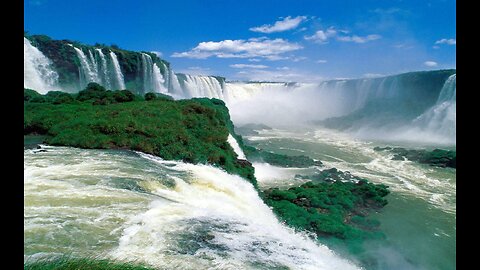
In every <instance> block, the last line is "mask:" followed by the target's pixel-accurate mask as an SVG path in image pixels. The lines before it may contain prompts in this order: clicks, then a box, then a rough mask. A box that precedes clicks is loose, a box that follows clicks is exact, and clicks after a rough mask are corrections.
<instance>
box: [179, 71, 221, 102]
mask: <svg viewBox="0 0 480 270" xmlns="http://www.w3.org/2000/svg"><path fill="white" fill-rule="evenodd" d="M184 76H185V80H184V81H183V86H184V93H185V95H186V97H208V98H218V99H222V100H223V99H224V95H223V87H222V84H221V83H220V81H219V80H217V79H216V78H215V77H211V76H193V75H187V74H184Z"/></svg>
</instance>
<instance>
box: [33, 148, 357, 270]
mask: <svg viewBox="0 0 480 270" xmlns="http://www.w3.org/2000/svg"><path fill="white" fill-rule="evenodd" d="M44 148H45V150H47V152H37V153H35V152H33V151H32V150H25V152H24V156H25V158H24V171H25V179H24V183H25V184H24V186H25V190H24V192H25V211H24V212H25V247H26V249H25V255H33V254H36V253H42V252H43V253H45V252H47V253H48V252H66V253H69V252H73V253H74V254H76V255H88V254H91V253H92V252H94V253H95V254H96V255H99V254H100V256H102V254H103V255H106V256H108V257H111V258H117V259H126V260H133V261H140V262H145V263H148V264H151V265H153V266H155V267H159V268H162V269H234V268H235V269H258V268H262V269H265V268H267V269H275V268H280V267H288V268H291V269H357V267H356V266H355V265H354V264H352V263H350V262H348V261H346V260H344V259H342V258H340V257H339V256H337V255H336V254H334V253H333V252H332V251H331V250H329V249H328V248H327V247H325V246H323V245H321V244H319V243H316V242H314V241H312V240H311V239H310V238H308V237H307V236H306V235H303V234H299V233H295V232H294V231H293V230H291V229H289V228H287V227H286V226H284V225H282V224H281V223H280V222H278V220H277V219H276V217H275V215H274V214H273V212H272V211H271V210H270V209H269V208H268V207H267V206H266V205H265V204H264V203H263V202H262V200H261V199H260V198H259V197H258V194H257V192H256V191H255V189H254V188H253V186H252V185H251V184H250V183H249V182H247V181H246V180H245V179H243V178H241V177H239V176H235V175H230V174H228V173H226V172H224V171H223V170H220V169H218V168H214V167H211V166H207V165H193V164H186V163H181V162H175V161H164V160H162V159H160V158H157V157H154V156H151V155H146V154H142V153H131V152H128V151H108V150H81V149H74V148H67V147H47V146H44Z"/></svg>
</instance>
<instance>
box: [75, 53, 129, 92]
mask: <svg viewBox="0 0 480 270" xmlns="http://www.w3.org/2000/svg"><path fill="white" fill-rule="evenodd" d="M72 47H73V48H74V49H75V52H76V53H77V57H78V60H79V61H80V68H79V71H80V89H83V88H85V86H87V84H88V83H90V82H95V83H98V84H101V85H102V86H104V87H105V88H106V89H111V90H121V89H125V82H124V79H123V73H122V70H121V69H120V64H119V62H118V59H117V55H116V54H115V53H114V52H112V51H110V53H109V54H108V55H109V56H110V57H108V58H107V57H105V55H104V53H103V52H102V50H101V49H99V48H97V49H95V50H93V51H92V50H87V52H88V57H87V56H86V55H85V53H84V52H83V50H82V49H79V48H77V47H74V46H72Z"/></svg>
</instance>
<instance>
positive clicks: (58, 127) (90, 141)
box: [24, 83, 257, 187]
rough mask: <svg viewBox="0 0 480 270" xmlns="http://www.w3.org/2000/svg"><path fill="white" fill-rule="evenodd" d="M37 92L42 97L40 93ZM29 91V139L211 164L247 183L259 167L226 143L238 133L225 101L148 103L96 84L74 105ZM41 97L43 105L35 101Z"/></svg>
mask: <svg viewBox="0 0 480 270" xmlns="http://www.w3.org/2000/svg"><path fill="white" fill-rule="evenodd" d="M37 94H38V93H37ZM37 94H35V93H33V92H32V90H30V89H25V90H24V100H26V101H25V102H24V135H29V134H40V135H46V139H45V143H47V144H50V145H63V146H72V147H79V148H97V149H131V150H137V151H141V152H144V153H148V154H152V155H156V156H159V157H161V158H164V159H167V160H182V161H185V162H189V163H195V164H196V163H204V164H207V163H208V164H212V165H215V166H218V167H221V168H223V169H225V170H226V171H227V172H229V173H233V174H238V175H240V176H242V177H244V178H246V179H248V180H249V181H250V182H251V183H252V184H253V185H254V186H255V187H257V183H256V179H255V176H254V168H253V167H252V165H251V164H250V163H249V162H248V161H244V160H238V159H237V155H236V154H235V152H234V151H233V149H232V148H231V146H230V145H229V144H228V142H227V137H228V134H229V133H232V135H234V136H236V135H235V134H234V133H233V124H232V122H231V120H230V116H229V112H228V109H227V108H226V107H225V104H224V103H223V101H221V100H217V99H207V98H196V99H191V100H179V101H173V100H169V99H166V98H158V99H154V100H149V101H145V100H144V99H143V97H141V96H135V95H133V94H132V93H130V92H129V91H126V90H124V91H106V90H105V89H104V88H103V87H101V86H99V85H97V84H94V83H91V84H89V86H88V87H87V88H86V89H85V90H82V91H80V92H79V93H78V94H76V95H70V94H67V93H63V94H62V95H59V94H58V93H56V94H54V95H53V96H55V97H57V96H63V95H69V96H70V97H71V99H69V102H65V103H61V102H55V101H56V100H57V99H53V97H52V94H50V93H47V94H46V95H40V94H38V95H37ZM39 97H40V98H42V99H43V100H42V101H41V102H36V101H34V99H36V98H39Z"/></svg>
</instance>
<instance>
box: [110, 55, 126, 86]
mask: <svg viewBox="0 0 480 270" xmlns="http://www.w3.org/2000/svg"><path fill="white" fill-rule="evenodd" d="M110 58H111V59H112V66H113V73H114V75H115V76H114V77H115V80H116V81H115V82H116V84H115V87H116V89H119V90H123V89H125V83H124V81H123V74H122V70H121V69H120V64H119V63H118V59H117V55H116V54H115V53H114V52H110Z"/></svg>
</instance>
